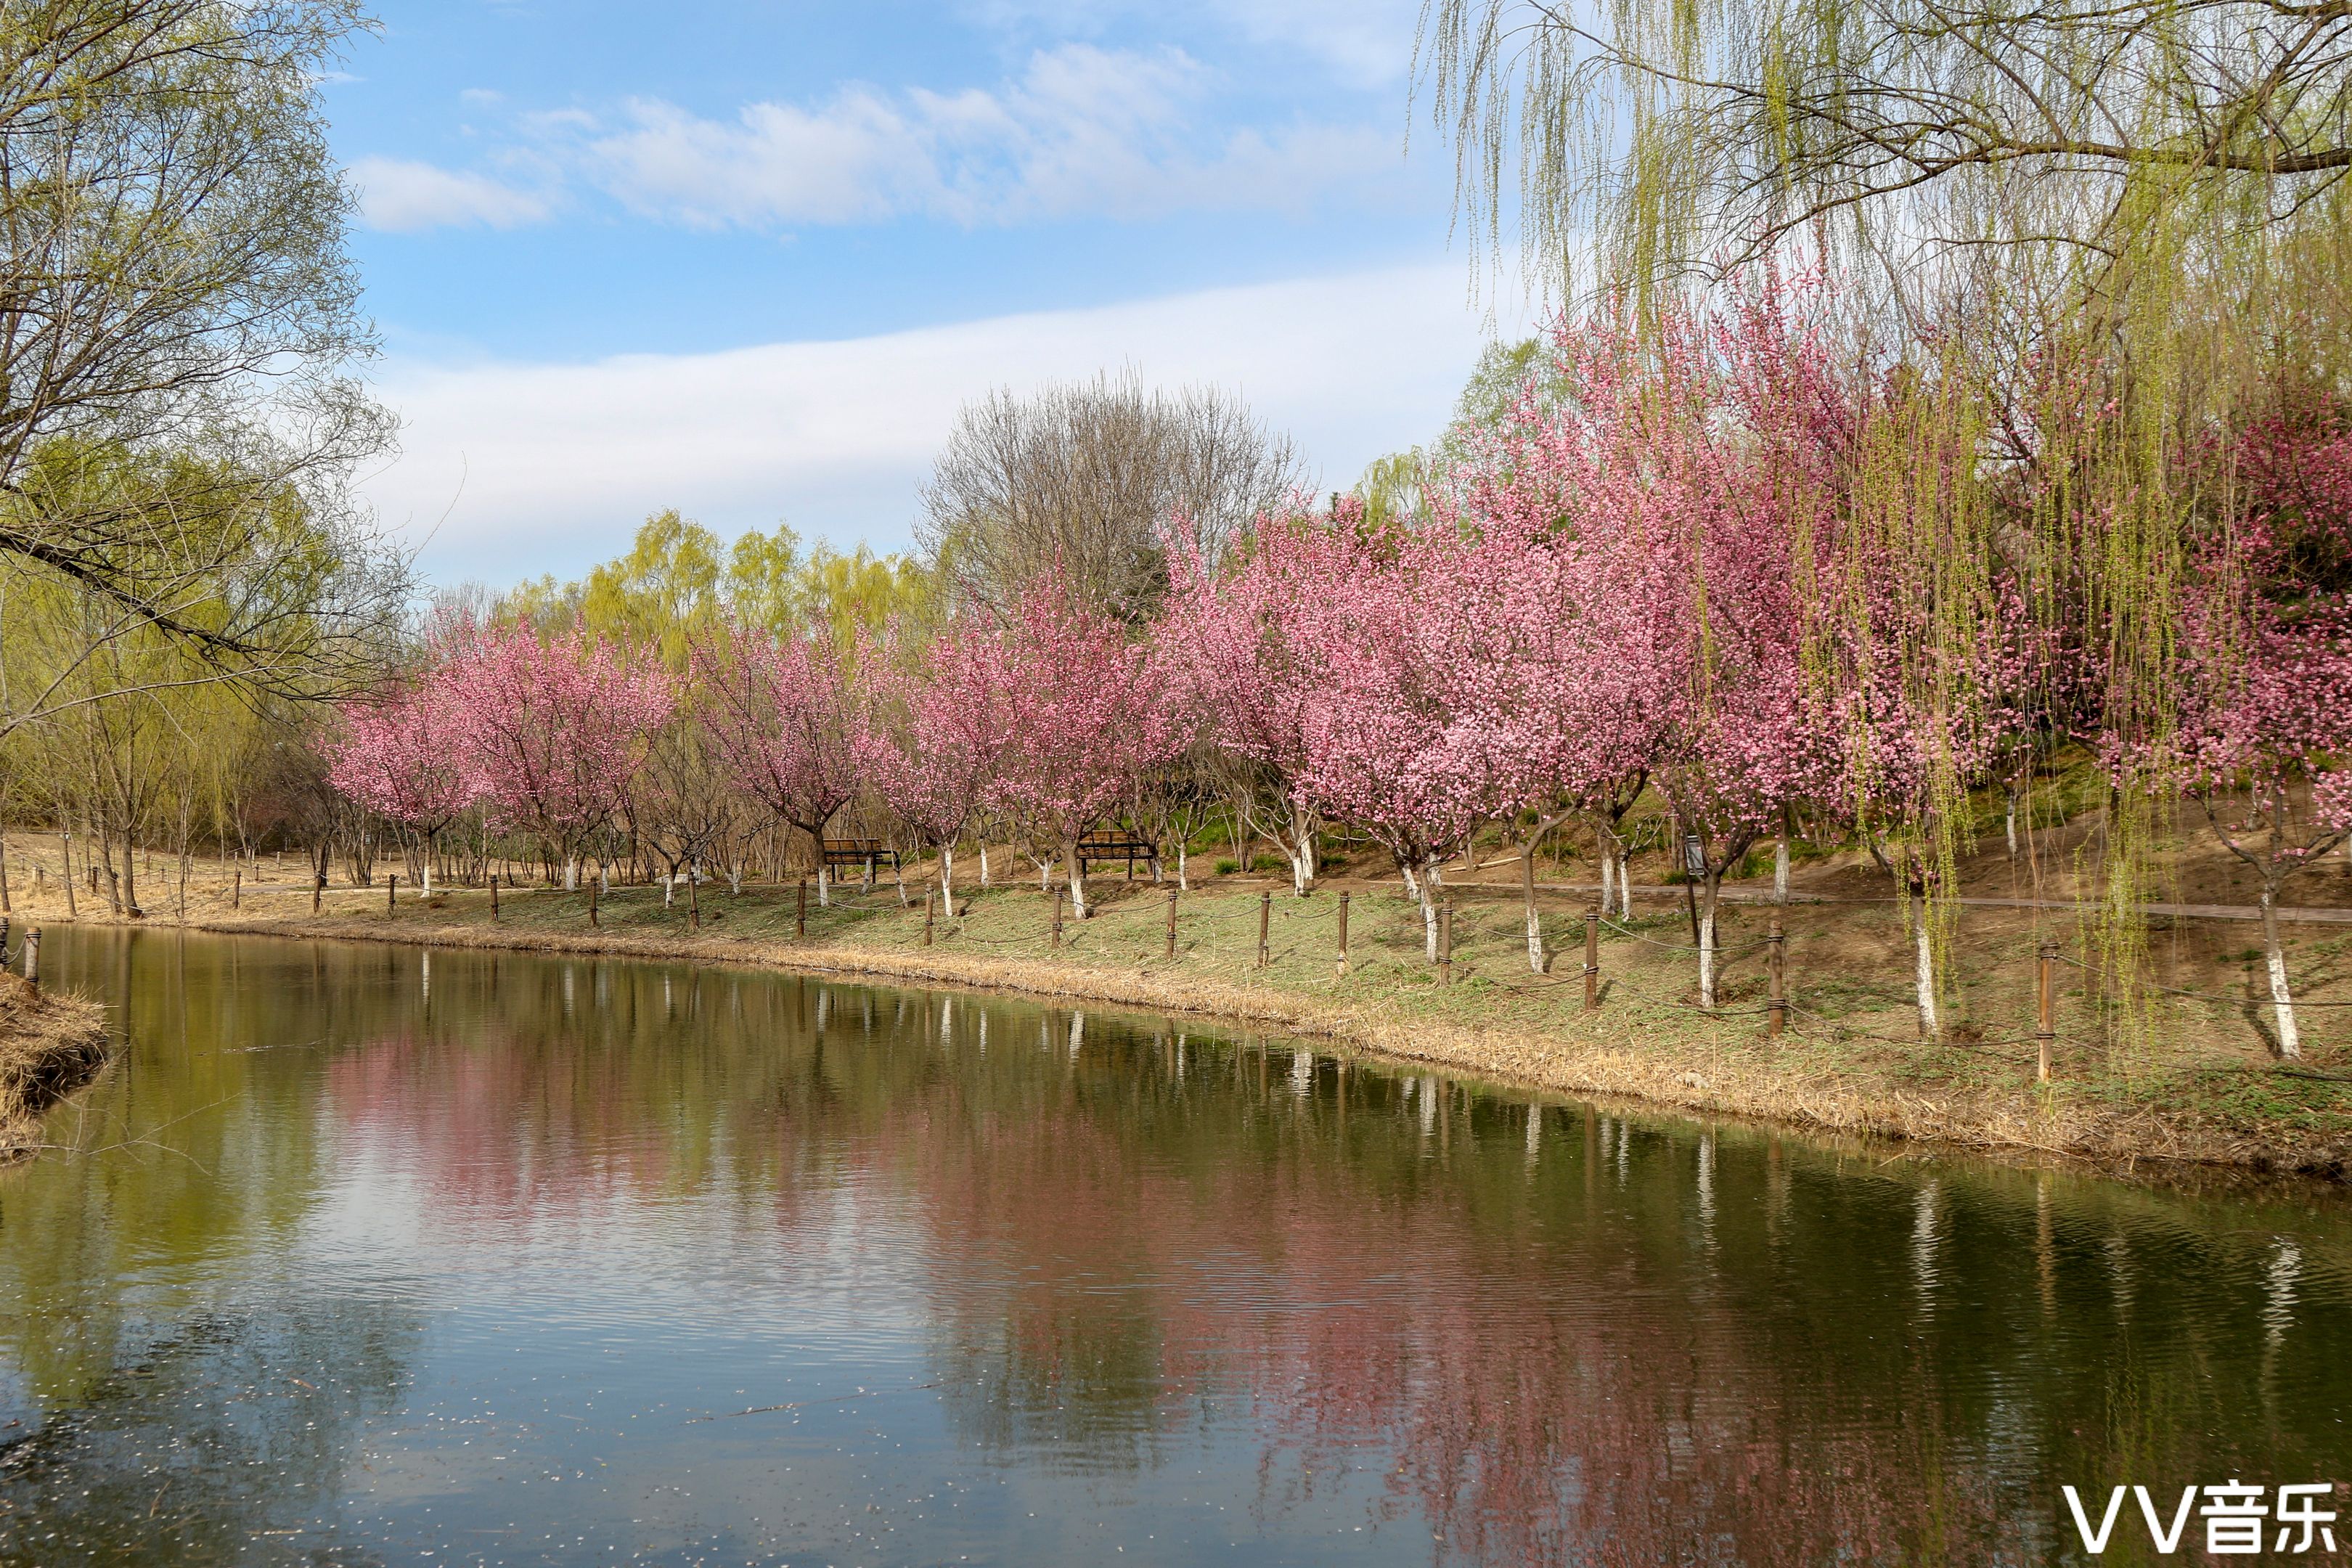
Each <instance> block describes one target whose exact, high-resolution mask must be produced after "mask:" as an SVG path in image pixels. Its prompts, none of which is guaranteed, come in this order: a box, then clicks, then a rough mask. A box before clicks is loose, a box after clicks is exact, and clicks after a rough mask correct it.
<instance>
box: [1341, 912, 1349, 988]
mask: <svg viewBox="0 0 2352 1568" xmlns="http://www.w3.org/2000/svg"><path fill="white" fill-rule="evenodd" d="M1347 977H1348V895H1347V894H1345V893H1342V894H1340V895H1339V978H1340V979H1342V980H1345V979H1346V978H1347Z"/></svg>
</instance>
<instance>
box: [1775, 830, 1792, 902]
mask: <svg viewBox="0 0 2352 1568" xmlns="http://www.w3.org/2000/svg"><path fill="white" fill-rule="evenodd" d="M1772 901H1773V902H1774V903H1776V904H1785V903H1787V902H1788V901H1789V830H1788V829H1787V828H1785V827H1784V828H1782V829H1781V830H1780V837H1779V838H1777V839H1775V840H1774V841H1773V844H1772Z"/></svg>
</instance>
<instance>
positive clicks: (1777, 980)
mask: <svg viewBox="0 0 2352 1568" xmlns="http://www.w3.org/2000/svg"><path fill="white" fill-rule="evenodd" d="M1764 941H1765V942H1766V944H1767V945H1766V947H1765V963H1764V968H1765V974H1766V976H1767V978H1769V980H1770V982H1771V984H1772V992H1771V998H1770V1000H1769V1001H1768V1002H1766V1003H1765V1004H1764V1033H1765V1036H1766V1037H1767V1038H1769V1039H1775V1040H1777V1039H1779V1038H1780V1031H1781V1030H1782V1029H1783V1028H1785V1027H1786V1026H1788V1021H1789V937H1788V933H1787V932H1785V931H1782V930H1781V929H1780V916H1778V915H1775V916H1773V917H1772V929H1771V931H1770V932H1769V934H1768V935H1767V936H1766V937H1765V938H1764Z"/></svg>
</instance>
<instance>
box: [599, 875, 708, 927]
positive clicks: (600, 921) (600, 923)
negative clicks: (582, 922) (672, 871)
mask: <svg viewBox="0 0 2352 1568" xmlns="http://www.w3.org/2000/svg"><path fill="white" fill-rule="evenodd" d="M691 885H692V884H691V883H689V884H688V886H691ZM588 924H589V925H590V926H591V927H592V928H593V927H595V926H600V925H602V924H604V921H602V920H600V919H598V918H597V915H596V884H595V883H594V882H593V881H591V882H589V883H588Z"/></svg>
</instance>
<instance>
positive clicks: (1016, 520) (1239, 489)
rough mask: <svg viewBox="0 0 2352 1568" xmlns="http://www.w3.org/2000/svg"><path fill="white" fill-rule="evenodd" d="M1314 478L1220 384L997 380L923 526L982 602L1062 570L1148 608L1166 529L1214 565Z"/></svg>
mask: <svg viewBox="0 0 2352 1568" xmlns="http://www.w3.org/2000/svg"><path fill="white" fill-rule="evenodd" d="M1302 482H1303V469H1302V468H1301V465H1300V463H1299V460H1298V457H1297V453H1296V452H1295V451H1294V450H1293V448H1292V447H1291V444H1290V441H1289V438H1288V437H1284V436H1279V435H1276V434H1274V433H1272V432H1269V431H1268V430H1267V429H1266V428H1265V426H1264V425H1262V424H1261V423H1259V422H1258V420H1257V419H1256V418H1255V416H1252V415H1251V413H1250V411H1249V409H1248V408H1247V406H1245V405H1244V404H1243V403H1242V402H1241V401H1240V399H1238V398H1236V397H1234V396H1233V395H1230V394H1228V393H1225V392H1222V391H1220V390H1218V389H1216V388H1214V387H1187V388H1184V389H1182V390H1181V391H1178V392H1173V393H1169V392H1162V391H1158V390H1146V388H1145V387H1144V385H1143V383H1142V381H1141V379H1140V378H1139V376H1138V375H1136V374H1135V373H1134V372H1133V371H1124V372H1121V373H1120V374H1118V375H1116V376H1113V375H1103V376H1100V377H1097V379H1096V380H1094V381H1091V382H1062V383H1053V384H1047V385H1045V386H1044V387H1042V388H1040V389H1039V390H1038V391H1036V392H1035V393H1034V394H1032V395H1028V396H1026V397H1022V396H1016V395H1014V394H1013V392H1012V391H1011V390H1010V389H1007V388H999V389H998V390H996V391H994V392H992V393H991V394H989V395H987V396H986V397H984V398H982V399H981V400H980V401H979V402H977V403H972V404H967V405H965V406H964V408H963V411H962V412H961V414H960V415H959V416H957V419H956V426H955V431H954V433H953V434H952V435H951V436H950V437H949V438H948V445H947V449H946V450H945V451H943V452H942V453H940V457H939V459H938V461H937V462H936V463H935V464H934V465H933V466H932V469H931V478H930V481H929V484H927V485H926V486H925V487H924V489H923V516H922V517H921V519H920V520H919V521H918V522H917V523H916V537H917V539H918V540H919V542H920V543H921V544H922V546H923V547H924V549H925V550H927V551H928V552H929V553H930V555H931V556H932V558H933V560H934V561H935V563H937V564H938V566H939V567H940V570H941V572H942V574H944V576H945V578H946V580H947V581H948V583H949V584H950V587H951V592H952V593H953V594H954V595H956V596H957V597H958V598H960V599H961V600H963V601H964V602H966V603H969V604H971V605H977V606H979V607H981V608H982V609H984V610H990V611H996V610H1001V609H1002V608H1003V606H1004V605H1008V604H1009V603H1011V602H1012V600H1013V598H1014V597H1015V596H1017V595H1019V594H1020V592H1021V591H1022V589H1023V588H1024V587H1025V586H1027V585H1028V584H1032V583H1034V582H1035V581H1037V580H1038V579H1039V578H1041V577H1043V576H1045V575H1046V574H1051V573H1057V572H1058V573H1059V574H1062V575H1063V576H1064V577H1065V578H1066V580H1067V581H1068V582H1069V584H1070V585H1071V587H1072V588H1073V589H1074V590H1075V591H1076V592H1077V593H1078V594H1079V595H1082V596H1083V597H1084V598H1085V599H1086V600H1087V602H1088V603H1091V604H1095V605H1101V606H1104V607H1106V608H1109V609H1112V610H1115V611H1117V612H1118V613H1120V614H1123V615H1129V616H1140V615H1142V614H1143V613H1145V612H1147V611H1148V610H1149V609H1150V606H1151V605H1153V604H1154V603H1156V602H1157V600H1158V598H1159V596H1160V593H1161V591H1162V589H1163V588H1164V586H1165V584H1166V580H1167V572H1166V562H1165V559H1164V554H1163V542H1162V530H1163V529H1165V528H1170V527H1173V528H1175V529H1178V530H1180V531H1181V533H1182V535H1183V536H1184V537H1186V538H1188V539H1189V540H1190V541H1191V542H1192V544H1193V545H1194V547H1196V548H1197V549H1199V550H1200V551H1201V552H1202V554H1203V555H1204V556H1205V557H1207V558H1208V559H1209V560H1210V561H1211V562H1214V561H1215V560H1217V559H1218V558H1219V557H1220V556H1221V555H1222V554H1223V552H1224V551H1225V549H1226V547H1227V546H1228V545H1230V544H1231V543H1232V542H1233V540H1234V538H1235V536H1236V535H1238V534H1239V533H1240V532H1242V531H1244V530H1245V529H1246V528H1247V527H1248V526H1249V524H1250V522H1251V521H1252V520H1253V519H1255V517H1256V516H1257V514H1258V513H1259V512H1261V511H1264V510H1267V509H1268V508H1270V507H1272V506H1274V505H1275V504H1276V503H1277V502H1279V501H1281V500H1284V499H1286V497H1287V496H1288V495H1289V494H1290V493H1291V492H1292V491H1293V490H1295V489H1297V488H1298V487H1299V486H1300V485H1301V483H1302Z"/></svg>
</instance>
